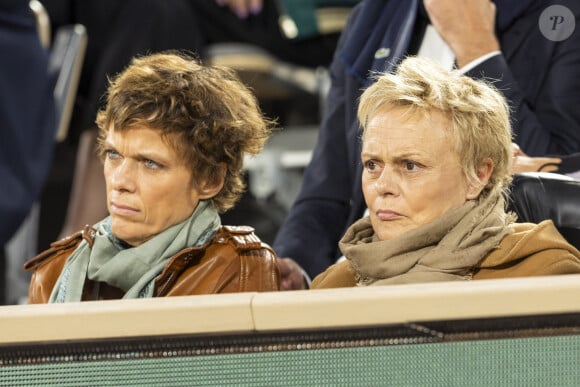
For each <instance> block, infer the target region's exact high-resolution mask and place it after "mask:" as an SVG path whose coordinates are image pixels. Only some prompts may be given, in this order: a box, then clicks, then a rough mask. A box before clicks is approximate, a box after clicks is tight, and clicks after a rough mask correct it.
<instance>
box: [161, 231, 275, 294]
mask: <svg viewBox="0 0 580 387" xmlns="http://www.w3.org/2000/svg"><path fill="white" fill-rule="evenodd" d="M276 258H277V256H276V254H275V253H274V251H273V250H272V248H271V247H270V246H269V245H268V244H266V243H264V242H262V240H261V239H260V238H259V237H258V236H257V235H256V234H255V233H254V229H253V228H252V227H250V226H221V227H220V228H219V229H218V230H217V231H216V232H215V234H214V235H213V237H212V238H211V239H210V240H209V241H208V242H207V243H205V244H204V245H202V246H197V247H196V246H193V247H189V248H186V249H183V250H181V251H180V252H178V253H177V254H176V255H174V256H173V257H172V258H171V259H170V260H169V262H168V263H167V265H166V266H165V268H164V269H163V272H162V273H161V274H160V275H159V277H158V278H157V279H156V294H157V296H172V295H191V294H212V293H232V292H242V291H272V290H278V289H279V287H280V273H279V269H278V264H277V259H276Z"/></svg>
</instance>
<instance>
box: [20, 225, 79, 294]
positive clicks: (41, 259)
mask: <svg viewBox="0 0 580 387" xmlns="http://www.w3.org/2000/svg"><path fill="white" fill-rule="evenodd" d="M81 240H82V234H81V232H78V233H76V234H74V235H72V236H70V237H67V238H65V239H62V240H60V241H56V242H54V243H52V244H51V245H50V248H49V249H47V250H46V251H44V252H42V253H40V254H39V255H37V256H36V257H34V258H32V259H31V260H29V261H27V262H26V263H25V264H24V270H26V271H32V270H34V272H33V273H32V278H31V279H30V285H29V287H28V303H29V304H46V303H48V300H49V298H50V294H51V293H52V289H53V288H54V285H55V284H56V281H57V280H58V278H59V277H60V274H61V272H62V269H63V267H64V264H65V263H66V260H67V259H68V257H69V256H70V255H71V254H72V253H73V251H75V250H76V248H77V247H78V245H79V243H80V242H81Z"/></svg>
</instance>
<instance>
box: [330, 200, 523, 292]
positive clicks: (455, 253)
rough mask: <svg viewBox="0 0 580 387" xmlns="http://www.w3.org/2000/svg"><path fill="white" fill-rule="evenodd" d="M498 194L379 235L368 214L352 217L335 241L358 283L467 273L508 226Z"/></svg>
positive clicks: (415, 280) (509, 220)
mask: <svg viewBox="0 0 580 387" xmlns="http://www.w3.org/2000/svg"><path fill="white" fill-rule="evenodd" d="M514 219H515V218H514V216H513V215H512V214H507V213H506V212H505V209H504V200H503V198H502V197H501V196H500V195H490V196H488V197H486V198H480V199H478V200H471V201H467V202H466V203H465V204H464V205H462V206H461V207H458V208H454V209H451V210H449V211H447V212H446V213H445V214H443V215H442V216H441V217H439V218H438V219H436V220H434V221H433V222H431V223H429V224H426V225H422V226H420V227H417V228H416V229H413V230H411V231H409V232H407V233H405V234H404V235H401V236H399V237H397V238H393V239H390V240H385V241H381V240H378V238H377V237H376V235H375V232H374V230H373V228H372V225H371V223H370V218H369V217H365V218H362V219H360V220H359V221H357V222H355V223H354V224H353V225H352V226H351V227H349V229H348V230H347V231H346V233H345V235H344V237H343V238H342V240H341V241H340V242H339V247H340V249H341V251H342V253H343V254H344V256H345V257H346V258H347V259H348V260H349V261H350V262H351V265H352V267H353V269H354V270H355V272H356V273H357V275H358V282H359V285H387V284H401V283H418V282H433V281H452V280H462V279H468V278H471V272H472V270H473V269H474V268H475V267H476V266H477V265H478V263H479V262H481V260H483V259H484V258H485V257H486V256H487V255H488V254H489V253H490V252H491V251H492V250H493V249H495V248H497V247H498V246H499V243H500V242H501V240H502V239H503V238H504V237H505V236H506V235H508V234H509V233H511V232H513V230H512V228H511V227H510V224H512V223H513V222H514Z"/></svg>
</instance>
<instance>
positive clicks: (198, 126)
mask: <svg viewBox="0 0 580 387" xmlns="http://www.w3.org/2000/svg"><path fill="white" fill-rule="evenodd" d="M96 123H97V125H98V127H99V148H100V149H99V150H100V153H101V157H103V141H104V139H105V137H106V136H107V133H108V131H109V130H111V129H113V128H114V129H115V130H120V131H123V130H127V129H131V128H134V127H137V126H145V127H148V128H151V129H155V130H159V131H160V132H161V135H162V137H163V138H165V139H166V140H168V143H169V144H170V145H171V146H172V147H173V148H174V149H175V150H176V151H177V152H178V154H179V155H180V156H181V157H183V159H184V161H185V162H186V163H187V165H189V166H190V167H191V171H192V173H193V176H194V180H197V181H200V180H205V181H208V182H216V180H218V179H219V178H220V176H222V173H221V171H222V167H220V165H223V164H225V165H226V174H225V181H224V186H223V189H222V190H221V191H220V192H219V193H218V194H217V195H216V196H215V197H213V198H212V199H211V200H212V202H213V204H214V206H215V208H216V209H217V210H218V211H220V212H224V211H226V210H228V209H229V208H231V207H233V206H234V204H235V202H236V201H237V200H238V199H239V197H240V195H241V193H242V192H243V191H244V189H245V184H244V180H243V160H244V154H246V153H248V154H257V153H259V152H260V151H261V150H262V148H263V146H264V143H265V142H266V140H267V139H268V136H269V135H270V133H271V129H272V126H273V124H274V122H273V121H271V120H269V119H267V118H266V117H265V116H264V115H263V114H262V112H261V110H260V107H259V105H258V102H257V100H256V97H255V96H254V94H253V93H252V91H251V90H250V89H248V87H246V86H245V85H244V84H243V83H242V82H241V81H240V80H239V78H238V77H237V75H236V74H235V73H234V71H233V70H231V69H229V68H225V67H219V66H205V65H202V64H201V63H200V62H199V61H198V60H197V59H196V58H195V57H194V56H192V55H190V54H187V53H184V52H174V51H172V52H163V53H157V54H151V55H147V56H142V57H136V58H134V59H133V60H132V61H131V63H130V64H129V66H128V67H127V68H126V69H125V70H124V71H123V72H121V73H120V74H118V75H117V76H116V77H114V78H113V79H112V80H110V81H109V88H108V92H107V104H106V106H105V107H104V109H102V110H101V111H99V112H98V114H97V120H96Z"/></svg>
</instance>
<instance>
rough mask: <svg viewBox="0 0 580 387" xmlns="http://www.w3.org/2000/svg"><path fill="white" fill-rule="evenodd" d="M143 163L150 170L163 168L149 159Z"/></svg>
mask: <svg viewBox="0 0 580 387" xmlns="http://www.w3.org/2000/svg"><path fill="white" fill-rule="evenodd" d="M143 163H144V164H145V166H146V167H147V168H149V169H159V168H160V167H161V166H160V165H159V164H157V163H156V162H155V161H153V160H149V159H145V160H143Z"/></svg>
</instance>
